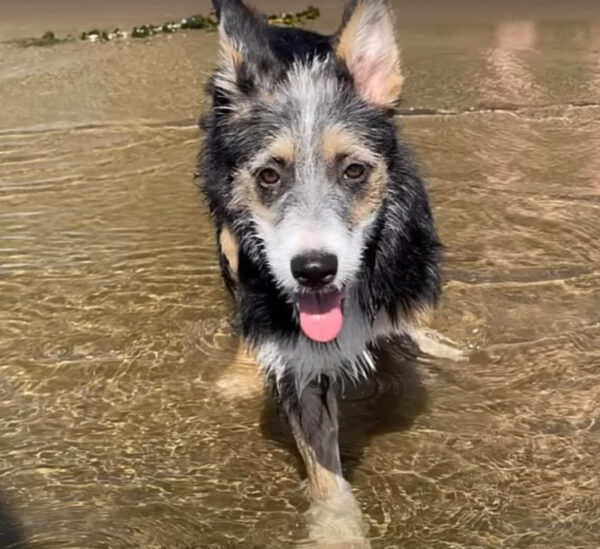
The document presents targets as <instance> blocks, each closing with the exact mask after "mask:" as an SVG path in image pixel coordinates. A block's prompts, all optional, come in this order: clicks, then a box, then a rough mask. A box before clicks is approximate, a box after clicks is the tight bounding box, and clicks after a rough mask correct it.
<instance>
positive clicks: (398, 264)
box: [199, 0, 441, 502]
mask: <svg viewBox="0 0 600 549" xmlns="http://www.w3.org/2000/svg"><path fill="white" fill-rule="evenodd" d="M214 4H215V10H216V12H217V16H218V17H219V22H220V26H219V30H220V41H221V60H220V63H219V65H218V68H217V69H216V71H215V73H214V75H213V77H212V79H211V81H210V85H209V89H210V96H211V100H212V104H211V108H210V110H209V112H208V113H207V115H206V117H205V118H204V121H203V128H204V130H205V132H206V140H205V143H204V147H203V151H202V154H201V155H200V160H199V164H200V173H201V175H202V187H203V191H204V193H205V196H206V198H207V201H208V204H209V207H210V211H211V213H212V216H213V218H214V222H215V224H216V230H217V239H218V251H219V258H220V263H221V268H222V272H223V277H224V280H225V283H226V284H227V286H228V288H229V289H230V290H231V292H232V293H233V295H234V297H235V301H236V304H237V312H238V316H239V322H240V326H241V332H242V334H241V335H242V337H243V338H244V340H245V341H246V342H247V344H248V346H249V347H250V348H251V349H252V350H253V352H254V353H255V356H256V358H257V360H258V362H259V364H260V365H261V367H262V369H263V370H264V373H265V376H267V379H268V380H270V381H272V382H273V386H274V387H275V388H276V399H277V402H278V404H279V405H280V408H281V410H282V411H283V412H284V414H285V415H286V417H287V419H288V420H289V424H290V427H291V430H292V432H293V434H294V437H295V439H296V442H297V445H298V448H299V450H300V453H301V455H302V458H303V460H304V462H305V465H306V470H307V474H308V481H309V489H310V494H311V497H312V498H313V500H314V501H317V502H319V501H321V502H327V501H335V500H336V499H339V498H340V497H342V498H343V497H347V495H348V494H349V493H350V492H349V486H348V483H347V482H346V481H345V480H344V479H343V477H342V473H341V465H340V455H339V449H338V423H337V417H336V416H337V403H336V399H337V393H338V390H339V387H340V385H341V383H343V381H344V380H345V379H356V378H358V377H359V376H361V375H363V374H365V373H367V374H368V373H369V372H370V371H372V370H374V369H375V368H376V364H375V363H374V359H373V351H374V349H376V348H377V346H378V344H380V343H381V342H383V341H385V340H386V339H387V338H389V337H391V336H393V335H395V334H398V333H410V332H411V330H412V327H413V326H414V325H415V323H416V322H417V320H418V318H419V316H420V314H421V313H422V312H423V311H425V310H427V309H429V308H431V307H432V306H433V305H434V304H435V303H436V301H437V298H438V296H439V294H440V258H441V245H440V243H439V240H438V237H437V235H436V231H435V228H434V225H433V220H432V215H431V211H430V207H429V204H428V199H427V195H426V192H425V189H424V186H423V183H422V181H421V179H420V178H419V175H418V173H417V170H416V167H415V163H414V161H413V159H412V157H411V154H410V152H409V151H408V150H407V148H406V146H405V145H404V144H403V142H402V140H401V138H400V137H399V135H398V132H397V128H396V124H395V121H394V114H395V107H396V105H397V101H398V99H399V96H400V91H401V87H402V81H403V78H402V74H401V69H400V53H399V50H398V47H397V44H396V40H395V31H394V24H393V17H392V11H391V9H390V6H389V4H388V2H387V1H386V0H354V1H353V2H352V3H351V4H350V5H349V6H348V8H347V9H346V13H345V15H344V18H343V22H342V25H341V28H340V29H339V30H338V31H337V32H336V33H335V34H334V35H332V36H323V35H320V34H317V33H313V32H309V31H306V30H301V29H297V28H280V27H274V26H271V25H269V24H268V23H267V22H266V20H265V19H264V18H263V17H261V16H260V15H258V14H257V13H255V12H254V11H252V10H251V9H249V8H248V7H246V6H245V5H244V4H243V3H242V2H241V1H240V0H220V1H216V0H215V2H214Z"/></svg>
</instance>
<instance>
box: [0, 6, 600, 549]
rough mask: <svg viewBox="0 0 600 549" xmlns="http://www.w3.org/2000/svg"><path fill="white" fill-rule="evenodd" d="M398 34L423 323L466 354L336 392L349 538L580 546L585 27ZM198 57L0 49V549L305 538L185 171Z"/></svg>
mask: <svg viewBox="0 0 600 549" xmlns="http://www.w3.org/2000/svg"><path fill="white" fill-rule="evenodd" d="M327 13H329V12H327ZM316 27H317V28H319V29H328V30H330V29H331V28H332V27H333V23H332V21H329V20H328V16H326V17H325V18H324V19H323V20H321V21H319V22H318V23H317V24H316ZM402 42H403V45H404V62H405V68H406V72H407V89H406V95H405V102H404V115H403V116H401V117H400V118H399V124H400V125H401V126H402V127H403V131H404V134H405V136H406V138H407V139H408V140H409V141H410V142H411V143H412V144H413V145H414V146H415V148H416V150H417V152H418V155H419V157H420V159H421V161H422V164H423V169H424V172H425V173H426V174H427V178H428V183H429V190H430V193H431V197H432V201H433V204H434V211H435V216H436V219H437V223H438V226H439V230H440V233H441V237H442V239H443V241H444V243H445V244H446V246H447V247H448V261H447V266H446V278H447V281H446V284H445V295H444V299H443V302H442V304H441V307H440V310H439V311H438V312H437V314H436V316H435V320H434V323H433V327H434V328H435V329H436V330H437V331H439V332H441V333H443V334H445V335H446V336H448V337H450V338H452V339H453V340H455V341H457V342H459V343H460V345H461V346H462V347H463V348H465V349H467V350H469V352H470V353H471V356H470V359H469V361H468V362H466V363H465V362H452V361H449V360H434V361H426V362H424V363H423V364H421V365H420V366H419V368H418V370H416V371H413V370H412V369H411V368H410V367H408V366H407V365H400V366H399V367H400V371H401V372H402V380H403V384H402V386H401V388H400V393H401V395H400V396H398V397H397V399H396V400H395V402H394V406H392V405H390V403H389V402H385V403H380V404H381V405H380V406H378V407H376V408H374V409H373V407H372V406H370V403H369V399H368V398H365V399H362V398H360V395H356V394H354V395H350V397H349V399H348V401H347V402H346V404H345V406H344V420H343V440H342V449H343V457H344V465H345V468H346V473H347V475H348V476H350V477H351V480H352V484H353V487H354V489H355V494H356V496H357V498H358V501H359V502H360V504H361V507H362V509H363V511H364V513H365V520H366V522H367V526H368V535H369V537H370V539H371V544H372V547H373V548H374V549H378V548H382V549H383V548H392V547H398V548H400V547H402V548H407V549H408V548H415V549H416V548H418V549H422V548H425V547H426V548H451V547H455V548H462V547H473V548H474V547H482V548H500V547H502V548H504V547H509V548H512V547H515V548H516V547H532V548H533V547H535V548H551V547H552V548H554V547H561V548H563V547H573V548H575V547H577V548H590V549H592V548H594V549H597V548H598V547H599V546H600V481H599V480H598V479H599V477H600V460H599V459H598V456H599V455H600V346H599V344H598V343H599V337H600V247H599V244H598V242H599V240H600V175H599V173H600V93H599V89H600V20H599V21H598V22H597V23H592V22H583V21H582V22H577V21H573V22H570V23H558V22H536V18H535V17H534V18H532V19H526V20H525V19H524V20H516V21H512V22H510V21H509V22H506V21H505V22H498V23H489V24H484V23H473V22H470V23H461V22H460V21H458V20H456V21H455V20H453V21H452V22H447V23H443V24H436V25H433V24H429V25H427V24H424V23H419V24H417V23H415V24H412V25H409V26H407V27H405V28H404V30H403V33H402ZM215 51H216V36H214V35H203V34H191V35H189V36H187V37H186V36H183V35H176V36H173V37H171V38H158V39H154V40H152V41H150V42H147V43H146V42H123V43H115V44H108V45H99V44H68V45H64V46H60V47H57V48H50V49H36V48H30V49H19V48H16V47H14V46H8V45H0V104H2V105H3V108H2V109H0V358H1V360H0V379H1V383H0V418H1V420H2V427H1V429H0V547H12V546H13V545H11V543H12V542H19V541H20V543H21V544H19V543H17V545H15V546H17V547H21V546H23V547H31V548H44V549H45V548H67V547H73V548H75V547H90V548H110V549H120V548H126V547H169V548H192V547H193V548H203V549H204V548H229V547H243V548H255V549H259V548H260V549H280V548H282V547H288V546H291V544H292V543H293V542H295V541H298V540H300V539H301V538H302V537H303V536H304V533H305V532H304V521H303V518H302V515H301V512H302V511H303V510H305V509H306V501H305V498H304V494H303V492H302V490H301V488H300V485H299V479H300V478H301V475H302V472H301V468H300V467H299V464H298V460H297V458H296V455H295V453H294V452H293V451H292V449H291V445H290V441H289V439H288V437H287V436H286V433H285V430H282V429H280V428H279V426H278V423H277V421H276V419H275V418H274V417H273V414H272V412H271V410H270V409H269V407H268V406H267V405H266V404H265V399H264V398H263V395H262V387H261V381H260V378H259V377H258V375H257V374H256V373H255V370H254V366H253V364H252V363H251V361H250V360H248V359H247V358H245V357H243V355H241V354H240V353H238V341H237V338H236V337H235V334H234V333H233V332H232V329H231V327H230V316H231V314H230V313H231V311H230V304H229V301H228V298H227V295H226V293H225V291H224V290H223V288H222V285H221V283H220V280H219V274H218V269H217V264H216V262H215V257H214V242H213V234H212V229H211V226H210V224H209V222H208V220H207V216H206V212H205V210H204V207H203V205H202V202H201V200H200V198H199V197H198V196H197V193H196V189H195V187H194V185H193V181H192V179H193V177H192V176H193V169H194V160H195V155H196V152H197V147H198V132H197V130H196V126H195V119H196V118H197V115H198V113H199V112H200V111H201V110H202V108H203V94H202V87H203V83H204V81H205V78H206V73H207V71H208V70H209V69H210V67H211V66H212V63H213V60H214V58H215ZM367 396H368V395H367ZM11 540H12V541H11Z"/></svg>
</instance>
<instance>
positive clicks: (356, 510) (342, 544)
mask: <svg viewBox="0 0 600 549" xmlns="http://www.w3.org/2000/svg"><path fill="white" fill-rule="evenodd" d="M306 519H307V523H308V524H307V525H308V541H307V542H306V543H305V544H302V545H299V546H298V547H302V548H310V549H317V548H318V549H368V548H369V547H370V544H369V542H368V541H367V539H366V538H365V530H366V528H365V525H364V523H363V518H362V513H361V511H360V507H359V506H358V503H357V502H356V500H355V499H354V496H353V495H352V492H351V491H350V490H349V489H345V490H341V491H340V493H339V494H338V495H336V496H335V497H333V498H330V499H327V500H322V501H315V502H313V503H312V504H311V507H310V509H309V510H308V511H307V513H306Z"/></svg>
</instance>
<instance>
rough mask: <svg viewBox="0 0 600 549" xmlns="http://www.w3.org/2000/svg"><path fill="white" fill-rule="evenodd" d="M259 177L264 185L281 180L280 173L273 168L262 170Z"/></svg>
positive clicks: (273, 183)
mask: <svg viewBox="0 0 600 549" xmlns="http://www.w3.org/2000/svg"><path fill="white" fill-rule="evenodd" d="M258 177H259V178H260V182H261V183H263V184H264V185H275V183H278V182H279V174H278V173H277V172H276V171H275V170H274V169H273V168H265V169H264V170H261V171H260V173H259V174H258Z"/></svg>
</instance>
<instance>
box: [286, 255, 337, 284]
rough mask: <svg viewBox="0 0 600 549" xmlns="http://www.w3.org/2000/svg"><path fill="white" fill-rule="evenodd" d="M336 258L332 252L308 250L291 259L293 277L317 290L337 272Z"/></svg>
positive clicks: (327, 282)
mask: <svg viewBox="0 0 600 549" xmlns="http://www.w3.org/2000/svg"><path fill="white" fill-rule="evenodd" d="M337 269H338V260H337V257H336V256H335V255H333V254H328V253H324V252H309V253H306V254H303V255H297V256H296V257H294V258H293V259H292V274H293V275H294V278H295V279H296V280H297V281H298V282H300V284H302V286H306V287H307V288H310V289H312V290H318V289H319V288H322V287H323V286H326V285H327V284H329V283H330V282H331V281H332V280H333V279H334V278H335V275H336V273H337Z"/></svg>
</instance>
